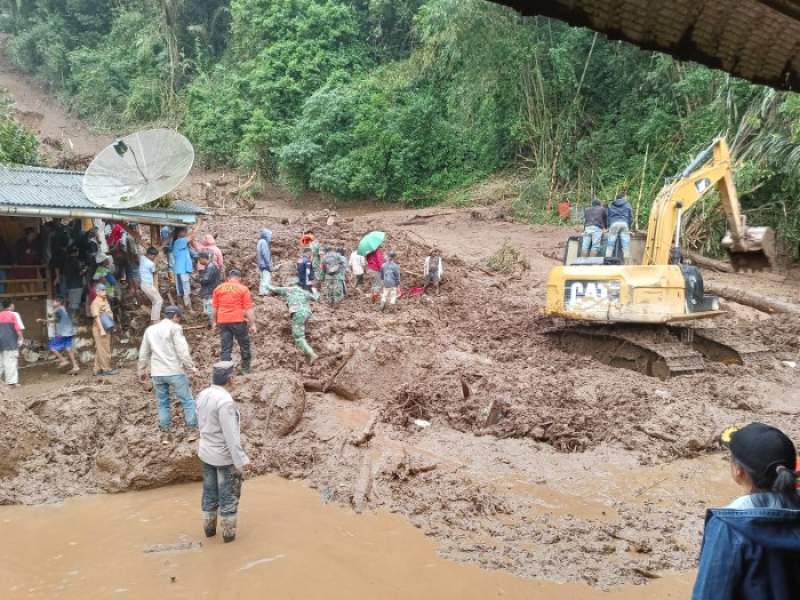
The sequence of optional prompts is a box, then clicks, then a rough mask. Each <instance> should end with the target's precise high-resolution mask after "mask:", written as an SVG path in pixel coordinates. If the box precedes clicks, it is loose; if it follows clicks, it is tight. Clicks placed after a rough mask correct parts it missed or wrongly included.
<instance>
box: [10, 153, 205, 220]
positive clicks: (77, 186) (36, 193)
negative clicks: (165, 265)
mask: <svg viewBox="0 0 800 600" xmlns="http://www.w3.org/2000/svg"><path fill="white" fill-rule="evenodd" d="M82 180H83V173H81V172H79V171H62V170H59V169H47V168H42V167H28V166H24V167H18V166H7V165H0V214H16V215H19V216H53V217H57V216H65V217H66V216H73V217H89V218H93V217H96V218H103V219H106V220H127V221H134V220H135V221H139V222H142V223H148V222H150V223H176V224H191V223H194V222H195V221H196V218H197V215H199V214H202V213H203V211H202V209H200V208H198V207H197V206H195V205H194V204H191V203H189V202H184V201H182V200H176V201H174V202H173V203H172V205H171V206H170V207H168V208H160V207H159V208H148V207H146V206H138V207H135V208H127V209H109V208H104V207H102V206H98V205H96V204H93V203H92V202H91V201H90V200H89V198H87V197H86V194H84V193H83V189H82V187H81V182H82Z"/></svg>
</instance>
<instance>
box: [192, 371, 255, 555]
mask: <svg viewBox="0 0 800 600" xmlns="http://www.w3.org/2000/svg"><path fill="white" fill-rule="evenodd" d="M235 369H236V367H235V365H234V363H233V362H231V361H224V362H218V363H216V364H215V365H214V367H213V370H212V373H211V383H212V385H211V386H210V387H207V388H206V389H204V390H203V391H202V392H200V393H199V394H198V396H197V416H198V420H199V423H200V447H199V449H198V451H197V454H198V456H199V457H200V460H201V461H202V463H203V497H202V508H203V529H204V530H205V534H206V537H213V536H214V535H216V534H217V511H219V514H220V517H221V521H222V540H223V541H224V542H225V543H227V542H232V541H233V540H234V539H236V513H237V511H238V509H239V498H240V497H241V493H242V470H243V469H244V468H245V467H246V466H247V465H248V464H250V459H249V458H248V456H247V454H245V452H244V449H243V448H242V442H241V437H240V436H241V430H240V425H239V421H240V418H239V407H238V406H237V404H236V402H235V401H234V400H233V397H232V396H231V393H230V392H231V390H232V389H233V386H234V373H235Z"/></svg>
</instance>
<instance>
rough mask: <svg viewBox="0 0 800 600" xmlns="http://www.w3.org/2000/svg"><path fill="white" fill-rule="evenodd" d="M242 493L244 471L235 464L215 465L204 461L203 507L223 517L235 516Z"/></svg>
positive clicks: (204, 510) (207, 511) (208, 511)
mask: <svg viewBox="0 0 800 600" xmlns="http://www.w3.org/2000/svg"><path fill="white" fill-rule="evenodd" d="M241 495H242V473H241V472H240V471H239V470H238V469H237V468H236V467H234V466H233V465H226V466H224V467H215V466H214V465H209V464H208V463H205V462H204V463H203V499H202V509H203V512H206V513H215V512H217V510H218V509H219V514H220V516H222V517H235V516H236V511H237V510H239V498H240V497H241Z"/></svg>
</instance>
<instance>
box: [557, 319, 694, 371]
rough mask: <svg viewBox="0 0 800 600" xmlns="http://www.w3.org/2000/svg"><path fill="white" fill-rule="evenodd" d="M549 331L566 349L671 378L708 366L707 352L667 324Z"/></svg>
mask: <svg viewBox="0 0 800 600" xmlns="http://www.w3.org/2000/svg"><path fill="white" fill-rule="evenodd" d="M545 333H547V334H548V335H550V336H551V337H552V338H553V339H555V340H556V342H557V343H558V344H559V346H560V347H561V348H562V349H564V350H567V351H569V352H578V353H580V354H585V355H588V356H592V357H593V358H596V359H597V360H599V361H601V362H603V363H605V364H607V365H611V366H612V367H620V368H625V369H631V370H633V371H638V372H639V373H643V374H645V375H648V376H650V377H658V378H659V379H669V378H670V377H673V376H675V375H687V374H691V373H699V372H701V371H703V370H704V369H705V363H704V361H703V355H702V354H700V353H699V352H697V351H696V350H695V349H694V348H692V346H691V345H689V344H686V343H683V342H681V341H680V338H678V337H676V336H675V335H674V334H673V333H672V332H670V331H669V330H668V329H667V328H666V327H653V326H647V325H641V326H640V325H601V326H592V325H572V326H567V327H555V328H551V329H548V330H547V331H546V332H545Z"/></svg>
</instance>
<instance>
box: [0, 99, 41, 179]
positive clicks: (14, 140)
mask: <svg viewBox="0 0 800 600" xmlns="http://www.w3.org/2000/svg"><path fill="white" fill-rule="evenodd" d="M38 149H39V143H38V142H37V141H36V138H35V137H33V135H32V134H31V132H29V131H28V130H27V129H25V128H24V127H23V126H22V125H20V124H19V123H17V122H16V121H15V120H14V119H12V118H11V115H10V114H9V112H8V107H7V106H5V105H4V104H2V102H0V165H3V164H11V165H35V164H37V163H38V162H39V150H38Z"/></svg>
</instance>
